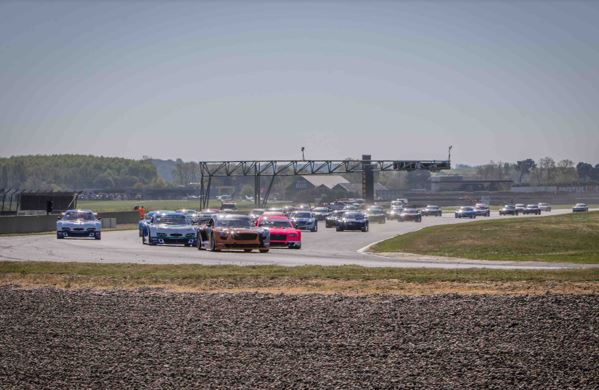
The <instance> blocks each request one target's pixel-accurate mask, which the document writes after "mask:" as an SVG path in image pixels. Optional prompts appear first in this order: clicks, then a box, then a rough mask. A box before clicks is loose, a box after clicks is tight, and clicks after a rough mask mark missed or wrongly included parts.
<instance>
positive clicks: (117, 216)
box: [0, 211, 139, 234]
mask: <svg viewBox="0 0 599 390" xmlns="http://www.w3.org/2000/svg"><path fill="white" fill-rule="evenodd" d="M98 217H100V218H107V219H114V220H115V222H114V223H115V224H116V225H122V224H135V223H137V222H138V221H139V215H138V214H137V212H135V211H123V212H112V213H99V214H98ZM57 218H58V215H32V216H8V217H0V234H20V233H41V232H51V231H54V230H56V220H57Z"/></svg>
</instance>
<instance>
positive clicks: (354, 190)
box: [333, 183, 388, 199]
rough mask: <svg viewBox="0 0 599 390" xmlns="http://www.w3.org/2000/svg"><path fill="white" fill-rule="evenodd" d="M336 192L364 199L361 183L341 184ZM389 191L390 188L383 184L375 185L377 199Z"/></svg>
mask: <svg viewBox="0 0 599 390" xmlns="http://www.w3.org/2000/svg"><path fill="white" fill-rule="evenodd" d="M333 189H334V190H337V191H344V192H346V193H347V196H355V197H362V184H361V183H339V184H337V185H336V186H335V187H333ZM384 191H388V188H387V187H385V186H384V185H382V184H381V183H374V197H375V199H378V198H380V194H381V192H384Z"/></svg>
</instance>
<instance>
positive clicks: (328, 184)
mask: <svg viewBox="0 0 599 390" xmlns="http://www.w3.org/2000/svg"><path fill="white" fill-rule="evenodd" d="M339 184H349V180H347V179H346V178H344V177H343V176H339V175H322V176H319V175H315V176H298V177H297V178H296V179H295V181H294V182H293V183H292V184H291V186H290V187H289V188H288V190H295V191H305V190H313V189H316V188H319V187H322V188H321V189H329V190H332V189H333V188H335V186H337V185H339Z"/></svg>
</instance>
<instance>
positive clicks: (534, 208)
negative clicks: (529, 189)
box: [522, 204, 541, 215]
mask: <svg viewBox="0 0 599 390" xmlns="http://www.w3.org/2000/svg"><path fill="white" fill-rule="evenodd" d="M522 214H525V215H528V214H534V215H541V209H540V208H539V205H538V204H527V205H526V207H525V208H524V211H522Z"/></svg>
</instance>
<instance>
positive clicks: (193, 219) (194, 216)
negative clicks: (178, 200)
mask: <svg viewBox="0 0 599 390" xmlns="http://www.w3.org/2000/svg"><path fill="white" fill-rule="evenodd" d="M175 212H177V213H181V214H185V215H187V217H188V218H189V219H191V223H192V224H194V225H195V224H197V223H198V220H199V213H198V212H197V211H196V210H192V209H180V210H176V211H175Z"/></svg>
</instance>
